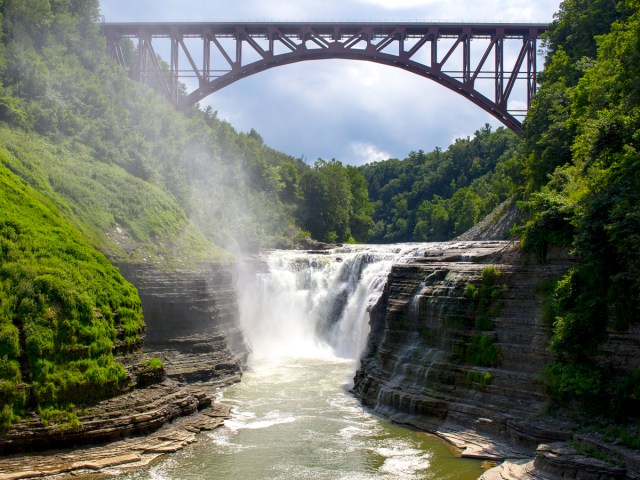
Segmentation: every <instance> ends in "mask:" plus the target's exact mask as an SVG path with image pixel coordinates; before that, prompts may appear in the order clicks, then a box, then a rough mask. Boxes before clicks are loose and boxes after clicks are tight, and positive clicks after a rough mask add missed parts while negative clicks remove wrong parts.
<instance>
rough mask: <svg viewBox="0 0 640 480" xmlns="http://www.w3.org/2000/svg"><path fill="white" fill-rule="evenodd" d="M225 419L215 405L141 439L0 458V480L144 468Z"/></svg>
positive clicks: (54, 479) (225, 410) (225, 411)
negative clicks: (43, 453)
mask: <svg viewBox="0 0 640 480" xmlns="http://www.w3.org/2000/svg"><path fill="white" fill-rule="evenodd" d="M156 393H157V392H156ZM228 417H229V407H227V406H225V405H219V404H216V405H212V406H210V407H206V408H203V409H202V410H200V411H198V412H197V413H195V414H193V415H190V416H188V417H181V418H177V419H176V420H174V421H173V422H172V423H171V424H169V425H165V426H163V427H162V428H160V429H159V430H157V431H156V432H154V433H152V434H150V435H147V436H143V437H131V438H127V439H125V440H119V441H116V442H112V443H109V444H107V445H102V446H96V447H85V448H82V449H78V450H66V451H65V450H63V451H59V450H58V451H55V452H50V453H48V454H47V455H20V456H16V455H14V456H6V457H2V458H0V480H32V479H40V478H47V479H49V480H63V479H67V478H71V477H73V478H78V477H81V478H89V477H94V476H105V475H119V474H121V473H124V472H127V471H131V470H136V469H138V468H142V467H145V466H147V465H149V464H150V463H151V462H152V461H153V460H155V459H156V458H158V457H159V456H160V455H164V454H167V453H173V452H177V451H178V450H181V449H182V448H184V447H186V446H187V445H189V444H191V443H194V442H195V441H196V435H197V434H198V433H199V432H201V431H208V430H213V429H214V428H217V427H219V426H220V425H222V423H223V421H224V419H225V418H228Z"/></svg>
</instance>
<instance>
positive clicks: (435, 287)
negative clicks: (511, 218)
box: [354, 242, 568, 457]
mask: <svg viewBox="0 0 640 480" xmlns="http://www.w3.org/2000/svg"><path fill="white" fill-rule="evenodd" d="M488 266H492V267H495V269H496V270H497V272H499V273H498V276H497V278H496V280H495V281H496V284H495V288H494V290H496V291H498V294H495V295H494V296H495V298H494V299H493V301H492V302H491V301H489V303H493V305H489V306H486V305H485V310H487V312H482V311H480V310H482V309H481V308H480V307H478V306H477V304H474V303H473V300H472V298H471V295H470V294H469V291H467V289H468V288H470V287H468V285H473V287H474V289H475V290H479V289H480V288H481V285H482V275H483V270H484V269H485V268H486V267H488ZM567 268H568V263H567V261H566V260H563V259H561V258H558V259H555V260H554V259H551V261H550V262H549V263H547V264H545V265H537V264H527V263H525V262H524V261H523V259H522V258H521V257H520V254H519V253H518V250H517V249H516V247H515V245H513V244H512V243H509V242H458V243H455V242H452V243H449V244H440V245H439V249H438V250H427V251H426V252H425V255H424V257H420V258H411V259H408V260H407V262H406V263H403V264H398V265H395V266H394V267H393V269H392V270H391V273H390V275H389V278H388V282H387V285H386V287H385V290H384V293H383V295H382V296H381V298H380V300H379V301H378V303H377V304H376V305H375V307H374V308H373V309H372V311H371V320H370V321H371V335H370V337H369V343H368V346H367V349H366V351H365V354H364V356H363V359H362V364H361V367H360V369H359V370H358V372H357V373H356V377H355V385H354V392H355V393H356V394H357V395H358V396H359V397H360V398H361V399H362V401H363V402H364V403H365V404H366V405H368V406H370V407H373V408H375V409H376V410H377V411H378V412H380V413H382V414H384V415H387V416H389V417H390V418H392V419H394V420H396V421H399V422H402V423H409V424H413V425H415V426H417V427H420V428H425V429H427V430H432V431H433V430H441V431H445V432H446V431H447V430H455V429H456V428H458V427H457V426H462V427H467V428H468V427H471V428H473V429H474V430H475V431H479V432H483V433H486V434H490V435H491V434H498V435H500V436H501V437H502V438H511V439H514V440H517V441H518V443H521V444H524V445H526V446H529V447H531V448H535V447H536V446H537V445H538V444H539V443H542V442H551V441H556V440H562V439H565V438H566V432H565V431H564V430H563V427H562V425H554V427H553V428H549V427H548V426H547V425H543V424H541V425H538V424H537V422H536V418H537V416H538V415H539V414H541V413H542V412H543V410H544V407H545V398H544V397H543V395H542V393H541V391H540V386H539V375H540V373H541V372H542V371H544V367H545V364H546V363H547V361H548V360H549V358H548V351H547V342H548V339H547V332H546V329H545V326H544V324H543V321H542V316H541V295H542V294H541V289H542V286H543V285H544V283H545V282H547V281H549V280H550V279H552V278H554V277H556V276H558V275H560V274H561V273H562V272H564V271H565V270H566V269H567ZM498 304H499V305H498ZM482 315H484V316H485V317H488V318H484V319H482V320H480V321H479V320H478V318H479V317H480V316H482ZM474 349H475V350H474ZM483 349H484V350H488V352H483ZM487 357H488V358H487ZM478 359H480V360H478ZM489 456H490V455H489ZM493 456H494V457H499V456H500V454H497V455H493Z"/></svg>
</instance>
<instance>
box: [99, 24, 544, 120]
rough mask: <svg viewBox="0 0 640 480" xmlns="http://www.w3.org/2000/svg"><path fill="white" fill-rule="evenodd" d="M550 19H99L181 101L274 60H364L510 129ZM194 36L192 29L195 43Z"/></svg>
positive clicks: (118, 51) (141, 70) (112, 42)
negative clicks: (451, 95)
mask: <svg viewBox="0 0 640 480" xmlns="http://www.w3.org/2000/svg"><path fill="white" fill-rule="evenodd" d="M547 28H548V25H547V24H518V23H515V24H506V23H496V24H489V23H482V24H466V23H459V24H457V23H104V24H102V32H103V34H104V35H105V36H106V38H107V44H108V49H109V52H110V53H111V55H112V57H113V58H114V59H115V60H116V61H117V62H118V63H120V64H121V65H123V66H124V67H125V68H127V69H129V70H131V69H135V71H136V72H137V75H138V78H139V80H140V81H141V82H143V83H149V82H150V78H152V77H153V78H155V81H156V82H159V83H160V88H161V89H162V90H163V91H164V93H165V95H166V96H167V97H168V98H169V99H170V100H171V101H172V102H173V103H174V104H175V105H176V106H178V107H185V106H189V105H193V104H195V103H197V102H199V101H201V100H202V99H203V98H205V97H206V96H208V95H210V94H211V93H213V92H215V91H217V90H220V89H221V88H224V87H226V86H227V85H230V84H231V83H233V82H235V81H237V80H240V79H242V78H245V77H248V76H250V75H253V74H255V73H259V72H262V71H265V70H268V69H270V68H273V67H277V66H282V65H288V64H292V63H297V62H302V61H306V60H321V59H348V60H366V61H371V62H375V63H380V64H383V65H389V66H392V67H396V68H401V69H403V70H407V71H409V72H412V73H415V74H417V75H420V76H422V77H425V78H428V79H431V80H433V81H435V82H437V83H439V84H441V85H443V86H445V87H447V88H449V89H450V90H453V91H454V92H456V93H458V94H460V95H462V96H464V97H465V98H467V99H469V100H470V101H472V102H473V103H475V104H476V105H478V106H479V107H480V108H482V109H484V110H486V111H487V112H489V113H490V114H492V115H493V116H495V117H496V118H497V119H498V120H500V121H501V122H502V123H504V124H505V125H506V126H507V127H508V128H510V129H511V130H515V131H520V130H521V129H522V126H521V122H520V121H519V120H518V117H521V116H523V115H524V113H526V110H527V109H528V108H529V105H530V102H531V98H532V96H533V94H534V93H535V91H536V85H537V82H536V76H537V42H538V39H539V36H540V34H541V33H542V32H544V31H545V30H547ZM122 38H130V39H137V42H138V47H137V48H138V51H137V55H136V58H137V60H136V65H127V64H126V60H125V55H124V54H123V50H122V43H121V39H122ZM160 39H165V41H166V40H168V41H169V43H170V53H169V57H170V60H169V61H170V63H169V65H168V69H167V68H166V67H165V69H164V70H163V68H162V64H161V62H160V61H159V57H158V55H157V54H156V51H155V50H154V46H153V41H154V40H157V41H158V42H160V41H161V40H160ZM192 39H197V43H196V46H193V40H192ZM185 40H187V42H190V43H187V42H185ZM480 40H481V41H482V44H481V46H480V48H473V47H474V46H472V42H474V41H478V42H477V43H478V44H480V43H481V42H479V41H480ZM507 49H508V50H509V59H508V60H510V61H509V62H505V59H506V56H507V54H506V52H507ZM196 57H198V59H199V60H200V61H199V62H196V60H195V58H196ZM181 60H182V62H181ZM181 63H182V65H181ZM505 63H509V67H507V68H505ZM184 64H186V65H184ZM190 79H196V80H197V87H195V88H194V89H193V90H192V91H191V92H188V93H182V94H181V88H183V87H182V85H181V82H182V81H187V82H189V81H192V80H190ZM482 81H484V82H486V81H492V82H493V84H494V85H493V87H494V88H492V89H489V90H491V94H487V91H486V89H485V90H484V93H483V92H481V91H480V90H479V89H478V88H477V86H478V83H480V82H482ZM518 82H520V83H524V85H525V89H526V101H525V103H526V108H523V106H522V103H523V102H522V101H521V102H520V104H521V106H520V108H519V109H517V108H513V107H510V105H509V102H510V100H511V99H512V94H513V91H514V87H515V86H516V83H518ZM514 103H517V102H514Z"/></svg>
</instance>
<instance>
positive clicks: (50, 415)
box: [38, 404, 82, 431]
mask: <svg viewBox="0 0 640 480" xmlns="http://www.w3.org/2000/svg"><path fill="white" fill-rule="evenodd" d="M73 409H74V406H73V404H70V405H66V408H65V409H63V410H61V409H58V408H55V407H51V406H49V407H45V408H38V415H39V416H40V422H41V423H42V425H43V426H45V427H49V426H51V427H53V428H55V429H56V430H58V431H64V430H79V429H80V427H81V426H82V423H81V422H80V420H79V419H78V415H77V414H76V413H75V412H74V411H73Z"/></svg>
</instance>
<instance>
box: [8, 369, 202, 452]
mask: <svg viewBox="0 0 640 480" xmlns="http://www.w3.org/2000/svg"><path fill="white" fill-rule="evenodd" d="M211 404H212V400H211V396H210V395H209V394H208V393H207V392H205V391H203V390H202V389H199V388H194V387H189V386H185V385H179V384H178V383H177V382H174V381H172V380H169V381H165V382H163V383H161V384H157V385H152V386H150V387H149V388H144V389H136V390H133V391H132V392H129V393H127V394H125V395H120V396H118V397H115V398H111V399H109V400H105V401H103V402H100V403H98V404H96V405H93V406H90V407H87V408H84V409H76V410H75V413H76V414H77V415H78V420H80V422H81V425H79V426H73V425H72V424H69V423H68V422H66V421H64V420H62V421H60V422H55V421H50V422H43V421H42V419H41V418H40V416H38V415H35V414H34V415H33V416H31V417H28V418H26V419H24V420H23V421H21V422H20V423H18V424H16V425H14V426H13V427H12V428H11V429H10V430H9V431H8V432H6V433H5V434H4V435H2V436H1V437H0V453H2V454H7V453H12V452H24V451H33V450H43V449H46V448H61V447H75V446H81V445H87V444H91V443H101V442H110V441H114V440H118V439H121V438H124V437H127V436H130V435H139V434H145V433H149V432H153V431H155V430H158V429H159V428H160V427H162V426H163V425H165V424H166V423H169V422H171V421H173V420H175V419H176V418H178V417H181V416H185V415H190V414H193V413H196V412H197V411H198V410H202V409H203V408H206V407H210V406H211Z"/></svg>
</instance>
